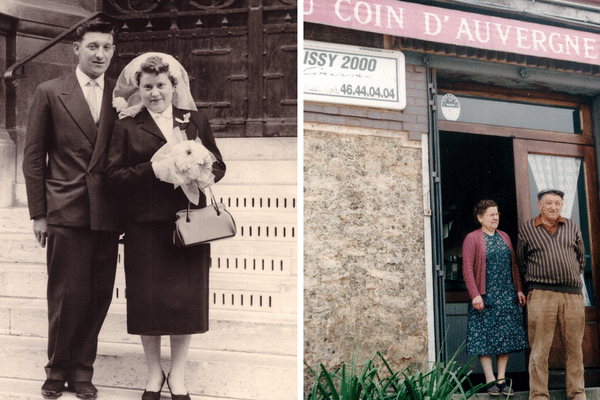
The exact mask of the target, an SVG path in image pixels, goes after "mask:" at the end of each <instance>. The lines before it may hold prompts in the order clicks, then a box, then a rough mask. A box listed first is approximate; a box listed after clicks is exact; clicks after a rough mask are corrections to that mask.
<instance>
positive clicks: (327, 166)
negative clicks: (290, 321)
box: [303, 65, 430, 390]
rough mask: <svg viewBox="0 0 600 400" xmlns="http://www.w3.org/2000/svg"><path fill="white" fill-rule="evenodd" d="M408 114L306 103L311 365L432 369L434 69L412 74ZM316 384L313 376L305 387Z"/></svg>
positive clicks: (307, 357) (307, 343)
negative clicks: (430, 91)
mask: <svg viewBox="0 0 600 400" xmlns="http://www.w3.org/2000/svg"><path fill="white" fill-rule="evenodd" d="M406 86H407V107H406V108H405V109H404V110H403V111H401V112H392V111H386V110H377V109H367V108H359V107H348V106H338V105H331V104H318V103H305V106H304V161H303V163H304V199H303V201H304V361H305V362H306V364H307V365H308V366H310V367H311V368H313V369H315V368H316V367H317V366H318V365H319V364H320V363H322V364H324V365H325V367H326V368H327V369H328V370H329V369H335V368H337V367H339V366H340V365H341V363H342V362H347V363H351V362H357V363H358V365H359V366H362V364H363V363H364V361H365V360H366V359H368V358H370V357H371V356H373V355H374V354H375V352H377V351H379V352H381V353H382V354H383V355H384V357H385V358H386V360H387V361H388V362H389V363H390V365H391V367H392V368H393V369H394V370H395V371H398V370H402V369H404V368H406V367H410V368H411V369H414V370H424V369H425V368H426V366H427V362H428V348H429V347H428V346H429V345H430V344H429V343H428V326H427V299H426V288H427V283H426V271H427V270H426V268H427V267H426V260H425V257H426V254H425V229H424V224H425V223H426V222H425V218H424V199H426V198H428V195H429V194H428V193H424V189H423V187H424V185H423V179H428V177H427V176H425V177H424V176H423V170H424V168H423V165H426V162H427V161H426V160H424V159H423V157H425V158H426V157H427V154H428V153H427V144H426V143H425V142H422V141H421V138H422V135H423V134H427V132H428V124H427V118H428V110H427V82H426V69H425V68H423V67H416V66H412V65H407V66H406ZM313 382H314V377H313V376H312V375H311V374H310V372H309V371H308V369H307V368H305V372H304V384H305V385H304V387H305V390H306V389H308V388H309V387H310V386H311V385H312V383H313Z"/></svg>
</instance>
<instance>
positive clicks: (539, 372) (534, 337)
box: [527, 289, 586, 400]
mask: <svg viewBox="0 0 600 400" xmlns="http://www.w3.org/2000/svg"><path fill="white" fill-rule="evenodd" d="M527 320H528V321H527V322H528V329H529V332H528V334H529V345H530V346H531V354H530V356H529V388H530V392H529V399H531V400H532V399H536V400H537V399H550V393H549V392H548V356H549V355H550V347H551V346H552V339H553V338H554V332H555V329H556V324H557V323H558V325H559V328H560V333H561V336H562V339H563V343H564V346H565V360H566V367H567V371H566V372H567V375H566V376H567V377H566V383H567V398H568V399H569V400H573V399H575V400H585V398H586V397H585V389H584V381H583V372H584V371H583V351H582V349H581V344H582V342H583V334H584V331H585V305H584V303H583V296H581V295H577V294H569V293H560V292H553V291H549V290H539V289H534V290H531V291H530V292H529V295H528V299H527Z"/></svg>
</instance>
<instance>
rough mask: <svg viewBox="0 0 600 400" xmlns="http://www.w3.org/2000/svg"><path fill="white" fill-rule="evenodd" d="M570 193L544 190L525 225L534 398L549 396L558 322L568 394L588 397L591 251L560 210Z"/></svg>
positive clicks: (521, 246) (520, 246)
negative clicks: (585, 291) (586, 274)
mask: <svg viewBox="0 0 600 400" xmlns="http://www.w3.org/2000/svg"><path fill="white" fill-rule="evenodd" d="M563 198H564V193H563V192H562V191H560V190H555V189H546V190H542V191H541V192H539V193H538V207H539V209H540V211H541V213H540V214H539V215H538V216H537V217H536V218H534V219H532V220H530V221H527V222H525V223H524V224H523V225H522V226H521V227H520V229H519V240H518V242H517V258H518V261H519V265H520V267H521V271H522V272H523V274H524V275H525V281H526V282H527V284H528V289H529V293H528V298H527V310H528V311H527V316H528V329H529V344H530V346H531V354H530V356H529V386H530V394H529V398H530V399H549V398H550V395H549V392H548V356H549V354H550V347H551V346H552V339H553V338H554V331H555V328H556V324H557V323H558V325H559V327H560V332H561V335H562V338H563V342H564V345H565V353H566V354H565V359H566V367H567V379H566V383H567V397H568V398H569V399H570V400H572V399H577V400H581V399H585V398H586V397H585V389H584V381H583V372H584V371H583V352H582V349H581V344H582V341H583V334H584V329H585V305H584V302H583V296H582V290H581V289H582V287H583V282H582V279H581V273H582V271H583V268H584V266H585V251H584V248H583V240H582V238H581V231H580V230H579V228H578V226H577V224H576V223H575V222H574V221H572V220H570V219H567V218H563V217H562V216H561V215H560V213H561V211H562V207H563Z"/></svg>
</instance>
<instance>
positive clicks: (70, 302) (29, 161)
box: [23, 19, 119, 399]
mask: <svg viewBox="0 0 600 400" xmlns="http://www.w3.org/2000/svg"><path fill="white" fill-rule="evenodd" d="M76 33H77V41H76V42H75V43H74V44H73V49H74V51H75V54H76V55H77V57H78V58H79V63H78V66H77V68H76V70H75V71H73V72H72V73H70V74H68V75H65V76H63V77H61V78H58V79H54V80H50V81H48V82H45V83H43V84H41V85H40V86H38V88H37V91H36V93H35V97H34V100H33V104H32V106H31V109H30V112H29V122H28V125H27V137H26V141H25V152H24V159H23V172H24V175H25V184H26V187H27V199H28V205H29V213H30V217H31V218H32V220H33V231H34V234H35V237H36V239H37V240H38V243H39V244H40V245H41V246H42V247H45V246H46V244H47V245H48V247H47V264H48V288H47V297H48V320H49V333H48V359H49V361H48V364H47V366H46V376H47V379H46V381H45V382H44V384H43V386H42V395H43V396H44V397H45V398H57V397H59V396H60V395H61V394H62V392H63V391H64V389H65V382H68V388H69V390H70V391H74V392H75V393H76V395H77V397H79V398H82V399H89V398H95V397H97V393H98V391H97V389H96V387H95V386H94V385H93V384H92V382H91V380H92V374H93V363H94V360H95V358H96V351H97V347H98V334H99V332H100V328H101V326H102V323H103V322H104V318H105V317H106V313H107V311H108V308H109V305H110V301H111V299H112V291H113V286H114V280H115V270H116V262H117V253H118V239H119V232H118V221H117V220H116V219H117V218H116V213H115V210H114V207H113V205H112V201H111V198H110V195H109V193H108V191H107V186H106V184H105V181H104V168H105V163H106V157H107V152H106V150H107V146H108V143H109V142H110V137H111V135H112V130H113V124H114V121H115V120H116V119H117V114H116V110H115V109H114V108H113V107H112V105H111V103H112V101H111V98H112V91H113V88H114V85H115V82H114V81H113V80H110V79H108V78H105V76H104V73H105V71H106V70H107V69H108V66H109V64H110V61H111V59H112V56H113V53H114V50H115V45H114V40H115V33H114V27H113V26H112V24H110V23H108V22H103V21H101V20H99V19H94V20H91V21H88V22H86V23H85V24H83V25H82V26H81V27H79V28H78V29H77V32H76Z"/></svg>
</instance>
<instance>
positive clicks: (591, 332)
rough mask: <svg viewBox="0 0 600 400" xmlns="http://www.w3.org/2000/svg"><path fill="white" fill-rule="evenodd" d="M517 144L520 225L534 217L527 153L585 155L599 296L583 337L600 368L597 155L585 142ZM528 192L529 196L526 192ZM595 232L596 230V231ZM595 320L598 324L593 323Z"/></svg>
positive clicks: (590, 362)
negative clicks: (532, 215)
mask: <svg viewBox="0 0 600 400" xmlns="http://www.w3.org/2000/svg"><path fill="white" fill-rule="evenodd" d="M513 148H514V163H515V182H516V184H517V188H516V190H517V193H521V194H522V195H521V196H518V195H517V210H518V213H519V215H518V221H519V225H521V224H522V223H524V222H525V221H528V220H530V219H531V200H530V198H529V193H530V187H529V169H528V167H527V165H528V160H527V156H528V154H544V155H552V156H564V157H578V158H581V159H582V167H583V168H584V170H583V171H584V179H585V188H586V193H585V195H586V206H587V211H588V222H589V230H590V232H589V233H590V247H591V248H590V249H587V251H586V253H588V254H590V256H591V264H592V277H593V283H594V297H595V300H596V305H595V307H586V308H585V319H586V335H585V338H584V343H583V347H584V349H586V350H589V351H584V363H585V364H586V365H587V366H588V368H598V367H600V363H599V362H598V360H595V359H594V357H593V356H594V354H595V355H597V354H598V352H599V351H600V349H599V343H598V337H599V336H598V335H599V332H598V331H599V326H600V321H598V317H599V310H598V307H600V294H599V293H598V291H599V289H600V264H599V263H598V262H599V260H598V256H597V255H596V253H597V249H599V248H600V237H599V236H600V235H598V234H597V233H598V232H600V220H599V219H598V217H597V216H598V211H599V204H600V203H599V198H598V173H597V167H596V157H595V154H594V147H592V146H582V145H578V144H567V143H553V142H540V141H532V140H525V139H515V140H514V141H513ZM523 193H525V194H527V196H525V195H523ZM595 233H596V234H595ZM594 323H595V326H593V325H594ZM554 347H557V348H561V347H562V345H561V344H560V343H559V342H558V341H557V338H555V343H554V344H553V348H554Z"/></svg>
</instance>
